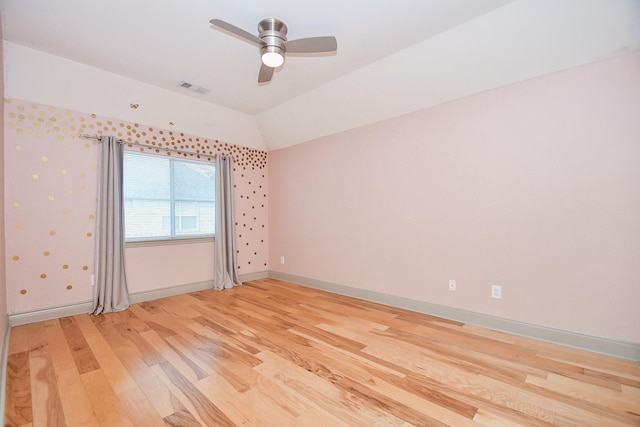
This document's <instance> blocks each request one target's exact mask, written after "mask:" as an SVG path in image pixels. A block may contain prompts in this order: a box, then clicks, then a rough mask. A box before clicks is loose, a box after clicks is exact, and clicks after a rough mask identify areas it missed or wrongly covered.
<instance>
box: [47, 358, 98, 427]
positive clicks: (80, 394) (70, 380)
mask: <svg viewBox="0 0 640 427" xmlns="http://www.w3.org/2000/svg"><path fill="white" fill-rule="evenodd" d="M54 366H55V364H54ZM56 376H57V382H58V390H59V391H60V404H61V405H62V410H63V412H64V416H65V419H66V420H67V425H69V426H96V425H99V422H98V419H97V418H96V415H95V413H94V412H93V408H92V406H91V400H90V399H89V395H88V394H87V390H86V389H85V387H84V383H83V382H82V379H81V378H80V374H79V373H78V371H77V369H76V368H75V365H74V366H73V369H67V370H64V371H56Z"/></svg>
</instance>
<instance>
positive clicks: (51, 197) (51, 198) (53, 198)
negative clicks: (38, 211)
mask: <svg viewBox="0 0 640 427" xmlns="http://www.w3.org/2000/svg"><path fill="white" fill-rule="evenodd" d="M48 199H49V200H51V201H52V202H53V201H54V200H55V199H56V198H55V197H54V196H49V197H48Z"/></svg>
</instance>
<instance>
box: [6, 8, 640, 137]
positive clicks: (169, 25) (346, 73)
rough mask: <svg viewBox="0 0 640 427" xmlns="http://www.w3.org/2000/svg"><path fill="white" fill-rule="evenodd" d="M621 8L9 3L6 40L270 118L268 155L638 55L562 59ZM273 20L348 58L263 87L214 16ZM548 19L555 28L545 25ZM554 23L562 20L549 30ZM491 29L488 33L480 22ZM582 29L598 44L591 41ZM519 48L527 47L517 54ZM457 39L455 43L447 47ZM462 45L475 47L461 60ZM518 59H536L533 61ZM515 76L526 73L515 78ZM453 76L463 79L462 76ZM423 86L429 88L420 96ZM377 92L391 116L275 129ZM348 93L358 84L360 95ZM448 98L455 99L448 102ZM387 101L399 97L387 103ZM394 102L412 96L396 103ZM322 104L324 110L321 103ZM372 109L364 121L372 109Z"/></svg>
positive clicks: (244, 22) (248, 51) (293, 35)
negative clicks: (605, 14)
mask: <svg viewBox="0 0 640 427" xmlns="http://www.w3.org/2000/svg"><path fill="white" fill-rule="evenodd" d="M611 2H613V3H615V2H618V3H624V5H625V7H626V8H627V9H628V8H632V10H633V11H634V13H635V12H637V11H639V10H640V8H638V4H640V2H638V1H637V0H606V1H605V0H561V1H558V0H517V1H515V2H513V1H511V0H397V1H393V2H391V1H375V0H346V1H345V0H323V1H316V2H303V1H293V0H268V1H267V0H190V1H188V2H185V1H179V0H135V1H131V0H110V1H87V0H48V1H42V0H0V3H1V5H2V15H3V16H2V17H3V33H4V39H5V40H7V41H9V42H12V43H15V44H18V45H21V46H25V47H28V48H32V49H35V50H38V51H42V52H46V53H49V54H52V55H56V56H59V57H63V58H67V59H70V60H73V61H77V62H80V63H83V64H87V65H90V66H92V67H96V68H99V69H102V70H106V71H110V72H112V73H116V74H119V75H122V76H126V77H129V78H132V79H135V80H138V81H141V82H145V83H147V84H150V85H153V86H156V87H159V88H163V89H166V90H169V91H172V92H175V93H179V94H182V95H184V96H189V97H194V98H197V99H199V100H203V101H206V102H210V103H213V104H216V105H220V106H223V107H227V108H230V109H233V110H236V111H239V112H243V113H246V114H249V115H251V116H256V117H257V118H258V120H259V121H260V118H262V124H261V126H260V127H261V129H262V131H263V133H264V139H265V142H266V145H267V147H268V148H271V149H273V148H279V147H280V146H284V145H292V144H293V143H298V142H303V141H304V140H305V139H306V140H308V139H310V138H313V137H317V136H321V135H323V134H328V133H331V132H335V131H336V130H338V131H339V130H344V129H348V128H349V127H354V126H359V125H362V124H366V123H368V122H372V121H376V120H379V119H383V118H385V117H387V116H393V115H399V114H404V113H406V112H407V111H411V110H415V109H419V108H423V107H425V106H430V105H434V104H436V103H438V102H443V101H447V100H450V99H454V98H457V97H461V96H466V95H469V94H471V93H477V92H478V91H482V90H486V89H490V88H493V87H499V86H500V85H503V84H508V83H511V82H513V81H518V80H522V79H525V78H530V77H533V76H536V75H541V74H545V73H548V72H553V71H556V70H558V69H562V68H567V67H570V66H575V65H580V64H582V63H587V62H590V61H594V60H598V59H602V58H604V57H607V56H612V55H615V54H619V53H621V52H626V51H629V50H636V49H637V48H638V42H637V41H636V42H635V44H633V43H631V42H628V41H627V40H626V39H624V40H623V38H624V37H630V36H629V31H627V32H626V33H625V34H624V37H622V36H618V38H616V39H615V40H614V41H612V42H611V43H610V44H609V45H606V46H604V47H603V46H598V49H594V50H593V52H589V53H588V54H584V55H577V56H576V58H575V60H573V59H572V60H571V61H568V62H567V61H566V60H564V59H557V60H556V58H555V56H560V55H564V56H563V58H566V57H568V56H571V55H566V54H563V53H562V52H565V51H567V52H573V51H583V50H585V47H584V46H583V45H584V44H589V43H585V40H587V41H589V40H590V39H589V37H595V36H593V34H590V33H593V32H595V33H596V35H598V37H603V38H606V37H613V36H611V35H606V34H603V35H602V36H600V35H599V34H600V33H604V32H605V31H603V30H607V31H608V30H609V28H604V29H603V28H595V27H594V26H597V25H599V24H600V21H599V19H601V18H599V17H598V15H602V13H601V9H602V8H603V7H605V8H606V7H608V6H606V5H605V4H611ZM559 3H563V4H565V6H563V7H564V9H562V13H564V14H565V15H562V16H560V17H559V16H558V14H557V13H556V11H557V10H558V7H559V6H558V4H559ZM532 8H535V9H532ZM572 8H573V12H574V13H575V14H576V21H577V22H578V21H579V22H582V21H585V23H584V25H582V24H581V25H580V26H572V25H566V22H562V21H561V19H565V20H566V16H572V15H571V14H570V13H571V10H572ZM585 10H586V12H585ZM531 11H532V12H531ZM567 13H569V15H566V14H567ZM581 15H584V16H585V17H586V18H584V19H583V18H582V17H581ZM616 16H617V15H616ZM265 17H277V18H280V19H282V20H284V21H285V22H286V23H287V25H288V27H289V33H288V38H289V39H290V40H292V39H297V38H304V37H313V36H326V35H333V36H335V37H336V38H337V40H338V50H337V52H336V54H332V55H309V56H295V57H294V56H289V57H287V59H286V61H285V64H284V66H282V67H280V68H279V69H278V70H277V71H276V72H275V74H274V77H273V80H272V81H271V82H270V83H268V84H258V82H257V75H258V70H259V67H260V58H259V53H258V48H257V47H256V46H254V45H252V44H250V43H247V42H245V41H243V40H241V39H239V38H238V37H234V36H231V35H229V34H228V33H225V32H224V31H221V30H219V29H216V28H215V27H213V26H211V25H210V24H209V20H210V19H212V18H218V19H222V20H224V21H227V22H229V23H231V24H234V25H236V26H238V27H240V28H242V29H245V30H246V31H248V32H250V33H254V34H257V23H258V22H259V21H260V20H261V19H262V18H265ZM488 17H494V18H492V19H495V20H497V21H496V22H497V23H496V24H495V25H493V26H492V24H491V21H490V20H488V19H489V18H488ZM637 17H640V12H638V16H637ZM541 18H542V19H543V20H544V22H535V20H536V19H541ZM547 18H548V21H549V22H547ZM614 18H615V17H612V18H611V19H609V20H608V21H606V22H607V25H612V26H613V24H612V22H614V23H615V20H614ZM483 19H484V21H483ZM616 19H617V18H616ZM556 20H560V22H558V23H557V25H551V24H552V23H554V22H555V21H556ZM581 20H582V21H581ZM483 22H484V25H485V27H483V26H482V25H481V23H483ZM521 22H524V23H525V24H526V25H528V27H527V26H526V25H524V26H525V29H526V30H527V32H526V33H522V28H521V27H523V25H520V23H521ZM550 23H551V24H550ZM496 25H497V27H496ZM509 26H511V28H509ZM529 27H530V28H534V29H535V28H539V29H540V30H539V31H540V34H536V33H532V32H531V29H530V28H529ZM574 27H575V28H574ZM463 28H469V29H474V31H483V33H482V34H483V37H484V34H487V33H491V30H490V29H491V28H500V30H501V31H503V32H502V33H501V34H497V35H495V37H494V39H491V40H489V41H487V40H480V39H479V38H478V37H476V36H474V33H473V31H471V30H469V31H468V32H466V33H465V32H461V31H462V30H461V29H463ZM483 28H484V30H483ZM613 30H615V28H613ZM504 31H511V32H512V33H504ZM570 31H575V32H576V34H573V35H571V37H568V38H567V34H566V33H568V32H570ZM580 32H584V34H589V36H588V37H587V38H586V39H585V38H583V34H581V33H580ZM614 32H615V31H614ZM447 34H458V35H462V34H466V35H465V37H468V39H466V40H464V41H463V43H461V44H460V43H459V42H458V44H455V43H456V41H455V40H454V41H452V37H448V38H447V37H446V36H443V35H447ZM635 34H637V33H634V32H631V35H635ZM492 37H493V36H492ZM554 38H556V39H557V40H559V41H560V42H561V43H559V44H560V45H562V44H563V43H562V41H563V40H565V39H566V40H567V42H566V44H567V46H561V47H562V49H564V50H563V51H562V52H560V53H558V52H556V51H555V49H557V48H558V47H557V46H550V48H551V49H550V52H551V53H549V54H545V52H543V51H541V50H540V45H539V44H536V43H535V40H536V39H539V40H541V43H547V44H549V41H550V40H554ZM453 39H455V37H453ZM512 40H523V42H522V43H521V44H520V45H513V42H512ZM447 43H449V44H451V43H453V44H451V47H450V46H449V45H448V44H447ZM483 43H493V45H498V46H502V45H504V46H509V49H506V50H504V49H503V51H501V52H500V55H502V56H501V58H498V59H496V58H494V57H491V56H489V54H491V52H490V51H489V52H487V51H486V48H485V45H484V44H483ZM569 43H571V45H568V44H569ZM461 45H463V46H464V49H466V50H464V51H461V50H460V46H461ZM501 48H502V47H501ZM416 49H418V50H416ZM492 49H493V47H492ZM526 49H530V52H529V51H526ZM523 50H525V52H524V54H523V52H522V51H523ZM509 52H511V53H509ZM554 52H555V53H554ZM426 53H429V56H426ZM447 54H449V57H451V58H458V59H460V58H462V57H465V58H467V59H465V60H468V58H473V57H476V56H478V54H483V55H486V56H484V57H478V58H477V60H478V61H479V62H478V63H482V64H486V63H489V64H491V63H494V62H495V64H494V65H493V66H494V67H495V72H492V71H491V70H490V71H491V72H490V71H487V70H485V69H484V68H482V67H481V69H480V70H479V71H481V73H482V75H479V73H476V72H475V70H476V69H477V67H476V66H475V65H473V63H471V65H470V64H467V63H464V62H462V63H459V64H463V65H464V70H465V72H466V73H467V74H473V75H472V76H469V75H465V74H464V73H460V72H455V73H451V72H447V69H448V68H447V67H444V68H443V67H441V66H440V65H439V64H438V63H437V62H436V60H438V61H439V58H441V57H443V58H444V57H446V55H447ZM507 54H510V55H515V56H514V58H516V59H517V63H516V64H511V63H510V62H508V61H509V57H507V56H506V55H507ZM518 55H524V56H523V57H527V58H530V59H531V61H530V63H529V62H527V61H522V60H521V59H520V58H521V57H520V56H518ZM532 55H533V56H532ZM416 56H422V59H421V60H422V62H420V63H419V66H420V67H425V73H422V71H421V70H422V68H420V69H418V68H416V67H417V66H415V65H413V63H412V62H411V61H414V62H415V60H416V58H415V57H416ZM410 57H413V59H411V58H410ZM389 58H394V59H393V60H392V62H393V64H394V67H396V68H393V67H392V68H391V69H390V68H389V66H385V65H384V64H385V60H387V62H386V63H389V62H390V61H389ZM451 58H447V61H450V60H452V59H451ZM430 59H432V62H431V63H429V60H430ZM458 59H456V61H458ZM425 61H426V62H425ZM505 61H506V62H505ZM505 64H506V66H505ZM470 66H471V67H472V68H471V69H470V68H469V67H470ZM427 67H428V70H427ZM516 68H517V70H515V71H518V72H515V71H513V70H511V69H516ZM458 69H462V68H460V67H458ZM429 70H440V72H441V74H440V75H439V76H434V75H430V74H429ZM512 71H513V72H512ZM412 73H413V74H412ZM416 74H417V75H416ZM484 74H487V76H484ZM421 75H425V76H429V79H430V80H424V81H421V78H420V76H421ZM485 77H486V78H485ZM454 78H455V79H457V80H451V79H454ZM354 79H355V80H354ZM362 79H365V80H366V83H367V88H365V89H362V88H358V87H357V86H358V83H357V82H358V81H361V80H362ZM478 79H484V80H483V81H482V82H478V84H477V85H471V84H469V83H467V80H469V81H476V80H478ZM182 81H188V82H190V83H192V84H194V85H197V86H202V87H204V88H206V89H208V90H209V92H208V93H206V94H204V95H203V94H199V93H195V92H191V91H189V90H186V89H184V88H182V87H180V86H179V84H180V83H181V82H182ZM341 82H342V83H341ZM416 85H419V86H421V89H420V90H418V91H416V90H414V89H413V87H415V86H416ZM430 85H431V86H433V87H436V86H437V87H438V90H437V91H435V92H438V96H436V97H434V98H433V99H423V98H425V97H424V96H422V95H421V96H420V100H409V101H407V104H406V105H398V106H397V107H398V108H396V107H395V103H398V104H402V103H403V102H404V101H399V99H405V98H411V96H410V94H411V93H417V94H422V93H423V92H424V91H425V90H427V89H425V86H426V87H428V86H430ZM373 86H375V87H378V89H377V90H381V91H382V92H381V94H380V96H385V97H384V98H379V99H389V105H390V106H388V107H386V108H387V110H388V111H387V110H384V111H378V112H376V113H375V114H374V113H372V114H371V117H354V119H353V120H352V121H349V120H347V118H344V117H343V118H336V119H335V120H334V122H332V124H331V126H329V124H328V125H327V127H326V129H320V128H318V129H312V128H314V126H316V124H315V122H316V121H317V120H315V121H314V123H311V122H309V123H306V124H304V123H303V124H304V126H306V128H308V129H311V130H313V131H311V130H309V131H305V130H304V129H300V130H298V132H297V133H296V132H295V129H294V131H292V132H291V135H293V136H289V135H279V134H278V129H275V127H274V126H271V125H270V123H271V122H272V121H274V120H275V121H276V122H277V123H280V126H281V127H282V123H285V122H289V120H288V118H289V117H292V111H295V110H296V109H298V110H299V109H301V108H302V107H305V108H307V106H308V105H310V104H311V105H313V108H307V109H308V110H309V111H311V110H314V109H316V108H324V110H323V111H325V112H326V111H330V110H331V108H334V107H333V106H332V104H333V105H334V106H335V103H336V101H340V100H341V99H342V98H341V97H343V98H344V101H345V103H346V104H345V105H347V104H348V102H349V97H353V96H360V93H361V92H362V91H368V90H371V88H372V87H373ZM467 86H469V87H467ZM471 86H472V87H471ZM345 87H346V90H344V88H345ZM350 88H354V93H353V94H352V95H350V94H349V90H350ZM380 88H382V89H380ZM443 88H444V89H443ZM447 88H450V90H449V89H447ZM358 90H360V91H361V92H358ZM442 91H445V92H447V93H443V94H440V93H439V92H442ZM389 93H391V96H387V95H389ZM397 93H400V94H402V93H406V94H409V95H408V96H404V97H402V98H397V97H395V95H396V94H397ZM305 98H306V99H307V100H306V101H305ZM396 98H397V99H396ZM315 100H318V101H317V102H318V103H320V105H315ZM323 102H324V103H326V105H324V107H323V106H322V103H323ZM372 102H373V100H372ZM378 103H379V102H378ZM363 111H364V112H363V113H362V114H365V112H366V108H365V109H363ZM314 114H315V113H314ZM348 115H349V114H345V116H348ZM292 118H295V117H292ZM343 121H344V123H343ZM301 126H302V124H301ZM317 126H320V125H317ZM305 132H310V133H305ZM298 134H299V136H296V135H298ZM287 138H288V139H287ZM278 141H284V142H278Z"/></svg>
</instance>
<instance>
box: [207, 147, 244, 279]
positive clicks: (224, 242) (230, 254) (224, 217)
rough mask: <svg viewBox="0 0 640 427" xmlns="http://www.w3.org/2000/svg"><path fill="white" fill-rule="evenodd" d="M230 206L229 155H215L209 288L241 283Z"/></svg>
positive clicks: (230, 158) (231, 204)
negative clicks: (214, 189)
mask: <svg viewBox="0 0 640 427" xmlns="http://www.w3.org/2000/svg"><path fill="white" fill-rule="evenodd" d="M235 228H236V227H235V214H234V207H233V158H232V157H231V156H221V155H217V156H216V237H215V254H214V270H215V271H214V277H213V288H214V289H217V290H220V289H228V288H232V287H234V286H237V285H241V284H242V282H240V279H239V278H238V263H237V261H236V232H235Z"/></svg>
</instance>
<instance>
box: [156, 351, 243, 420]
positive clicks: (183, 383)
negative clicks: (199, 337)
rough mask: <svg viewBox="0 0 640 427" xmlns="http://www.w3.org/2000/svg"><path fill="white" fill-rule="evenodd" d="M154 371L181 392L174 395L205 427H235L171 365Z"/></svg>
mask: <svg viewBox="0 0 640 427" xmlns="http://www.w3.org/2000/svg"><path fill="white" fill-rule="evenodd" d="M154 370H156V371H162V373H163V374H164V375H161V378H163V379H164V380H165V381H166V384H167V385H169V386H170V387H171V388H172V389H174V390H176V391H179V393H175V392H174V394H175V395H176V396H178V397H179V398H180V397H181V398H182V399H183V400H182V404H183V405H184V406H185V407H186V408H188V409H189V408H193V410H190V411H189V412H190V413H191V415H193V416H194V417H197V418H198V419H199V420H202V424H203V425H205V426H221V427H223V426H233V425H234V423H233V421H231V419H230V418H229V417H227V415H226V414H225V413H224V412H222V411H221V410H220V408H218V407H217V406H216V405H215V404H214V403H213V402H211V400H209V399H207V397H206V396H205V395H204V394H202V393H201V392H200V390H198V388H197V387H196V386H195V385H193V384H192V383H190V382H189V381H188V380H187V379H186V378H185V377H184V376H183V375H182V374H181V373H180V372H179V371H178V370H177V369H176V368H174V367H173V366H172V365H171V364H170V363H168V362H163V363H161V364H160V365H159V366H155V367H154Z"/></svg>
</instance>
